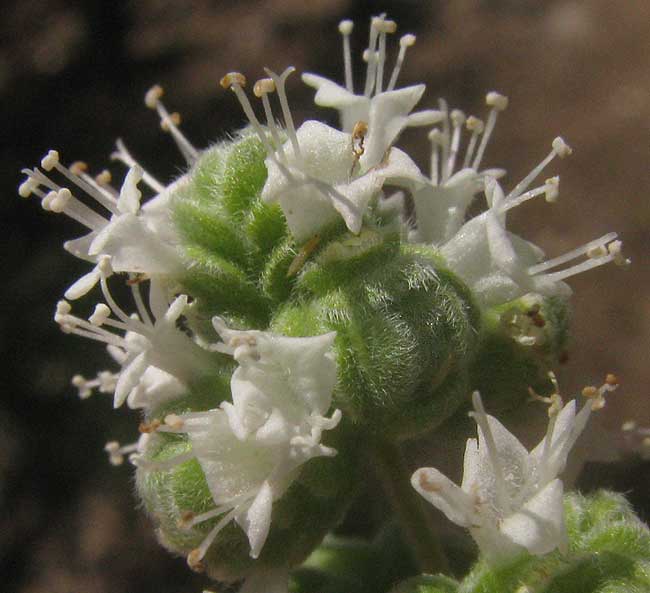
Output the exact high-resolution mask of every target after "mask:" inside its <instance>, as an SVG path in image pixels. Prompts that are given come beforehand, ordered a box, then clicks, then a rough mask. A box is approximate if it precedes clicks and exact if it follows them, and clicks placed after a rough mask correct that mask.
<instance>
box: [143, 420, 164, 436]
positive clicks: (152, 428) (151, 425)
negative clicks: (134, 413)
mask: <svg viewBox="0 0 650 593" xmlns="http://www.w3.org/2000/svg"><path fill="white" fill-rule="evenodd" d="M160 425H161V422H160V420H152V421H151V422H140V425H139V426H138V431H139V432H140V433H141V434H151V433H153V432H156V430H158V428H160Z"/></svg>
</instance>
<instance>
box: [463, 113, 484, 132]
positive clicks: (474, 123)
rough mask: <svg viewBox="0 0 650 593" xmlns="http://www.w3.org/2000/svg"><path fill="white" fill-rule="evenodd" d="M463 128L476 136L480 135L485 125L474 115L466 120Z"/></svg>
mask: <svg viewBox="0 0 650 593" xmlns="http://www.w3.org/2000/svg"><path fill="white" fill-rule="evenodd" d="M465 127H466V128H467V129H468V130H469V131H470V132H476V133H477V134H482V133H483V130H484V129H485V124H484V123H483V120H482V119H479V118H478V117H475V116H474V115H470V116H469V117H468V118H467V121H466V122H465Z"/></svg>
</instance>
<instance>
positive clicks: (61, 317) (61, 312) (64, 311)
mask: <svg viewBox="0 0 650 593" xmlns="http://www.w3.org/2000/svg"><path fill="white" fill-rule="evenodd" d="M70 311H72V305H70V303H69V302H68V301H64V300H60V301H59V302H58V303H57V304H56V313H55V314H54V321H56V322H57V323H62V322H63V321H65V317H66V316H67V315H69V314H70Z"/></svg>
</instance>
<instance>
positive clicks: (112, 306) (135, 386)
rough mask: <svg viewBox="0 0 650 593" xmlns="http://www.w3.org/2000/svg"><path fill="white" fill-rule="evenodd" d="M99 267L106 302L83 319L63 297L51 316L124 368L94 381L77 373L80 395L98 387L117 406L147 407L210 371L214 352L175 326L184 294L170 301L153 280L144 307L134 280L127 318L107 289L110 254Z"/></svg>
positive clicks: (181, 390) (175, 394) (184, 302)
mask: <svg viewBox="0 0 650 593" xmlns="http://www.w3.org/2000/svg"><path fill="white" fill-rule="evenodd" d="M98 266H99V268H100V272H101V274H100V286H101V289H102V292H103V294H104V298H105V299H106V302H107V303H108V305H106V304H104V303H99V304H98V305H96V307H95V310H94V312H93V314H92V315H91V316H90V317H89V319H88V320H87V321H86V320H84V319H81V318H79V317H76V316H74V315H72V314H71V307H70V304H69V303H68V302H67V301H60V302H59V303H58V305H57V310H56V315H55V321H56V322H57V323H58V324H59V325H60V326H61V329H62V330H63V331H65V332H67V333H74V334H77V335H80V336H82V337H86V338H90V339H92V340H96V341H99V342H104V343H105V344H106V345H107V347H108V350H109V353H110V354H111V356H112V357H113V359H114V360H115V361H116V362H117V363H118V364H120V366H121V367H122V368H121V370H120V371H119V372H118V373H110V372H108V371H104V372H102V373H100V375H99V377H98V379H96V380H94V381H92V382H87V381H85V380H84V379H83V378H82V377H80V376H77V377H75V378H74V379H73V383H74V384H75V385H76V386H77V387H78V388H79V390H80V395H81V396H82V397H87V396H88V395H89V394H90V392H89V390H92V389H93V388H96V387H97V388H99V389H100V391H110V390H111V388H112V389H113V390H114V392H115V395H114V406H115V407H116V408H117V407H119V406H121V405H122V404H123V403H124V401H127V402H128V404H129V407H132V408H141V407H142V408H149V407H152V406H159V405H160V404H161V403H163V402H165V401H168V400H170V399H173V398H176V397H178V396H180V395H182V394H184V393H186V392H187V386H188V385H191V384H192V383H193V382H195V381H198V380H200V379H201V378H202V377H205V376H208V375H210V374H212V373H214V368H215V367H214V365H215V362H216V361H215V360H214V355H213V354H212V353H210V352H207V351H206V350H204V349H203V348H201V347H200V346H199V345H198V344H196V343H195V342H194V341H192V339H191V338H190V337H188V336H187V335H186V334H185V333H183V332H182V331H181V330H179V329H178V328H177V327H176V322H177V321H178V319H179V318H180V316H181V315H182V314H183V312H184V310H185V308H186V306H187V296H185V295H180V296H178V297H176V299H175V300H174V301H173V302H172V303H171V304H169V303H168V302H167V300H166V299H165V297H164V296H163V295H162V294H161V293H162V290H161V288H160V287H159V286H157V285H156V283H152V286H151V287H150V291H149V297H150V298H149V308H148V309H147V308H146V307H145V305H144V302H143V300H142V297H141V294H140V287H139V285H138V284H137V283H135V284H132V285H131V290H132V295H133V298H134V301H135V304H136V308H137V311H138V314H137V315H131V316H129V315H127V314H126V313H125V312H124V311H123V310H122V309H121V307H119V305H118V304H117V303H116V302H115V299H114V298H113V296H112V295H111V293H110V290H109V288H108V273H109V272H110V263H109V261H108V258H107V257H104V258H103V259H102V260H101V261H100V263H99V264H98ZM111 315H114V316H115V317H116V319H114V318H112V316H111ZM106 327H110V328H113V329H114V330H117V333H116V332H112V331H109V330H107V329H105V328H106ZM120 334H123V335H120Z"/></svg>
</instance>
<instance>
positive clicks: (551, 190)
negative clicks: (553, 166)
mask: <svg viewBox="0 0 650 593" xmlns="http://www.w3.org/2000/svg"><path fill="white" fill-rule="evenodd" d="M544 185H545V188H546V191H545V192H544V200H546V202H548V203H549V204H555V202H557V198H558V196H559V195H560V178H559V177H558V176H555V177H551V178H550V179H547V180H546V181H545V182H544Z"/></svg>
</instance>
